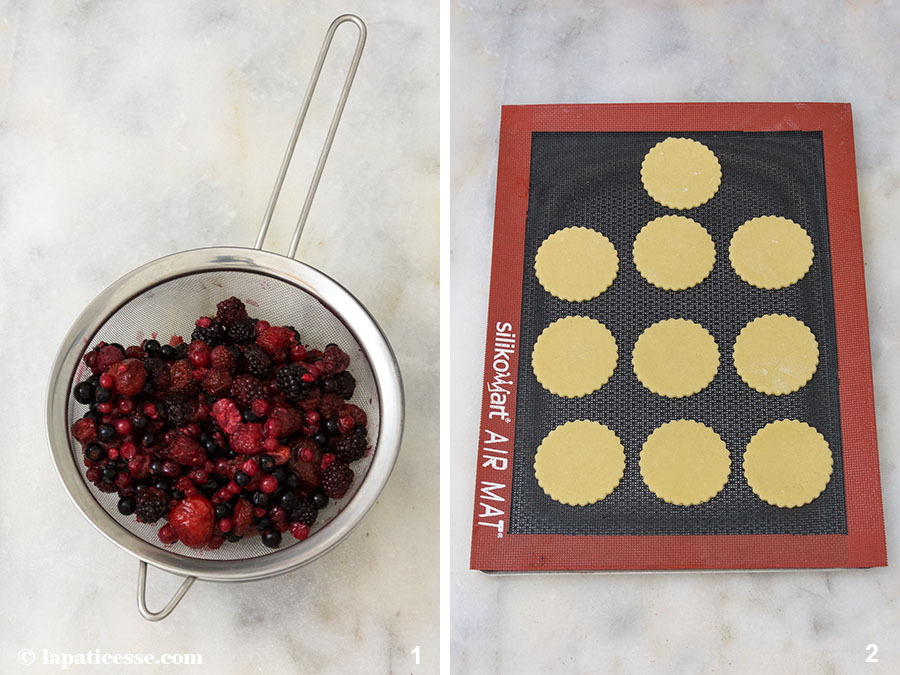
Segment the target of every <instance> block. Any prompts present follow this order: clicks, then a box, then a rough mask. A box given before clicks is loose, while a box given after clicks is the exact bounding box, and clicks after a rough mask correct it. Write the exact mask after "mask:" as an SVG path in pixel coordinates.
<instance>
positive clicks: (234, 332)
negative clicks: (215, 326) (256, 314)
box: [226, 319, 256, 345]
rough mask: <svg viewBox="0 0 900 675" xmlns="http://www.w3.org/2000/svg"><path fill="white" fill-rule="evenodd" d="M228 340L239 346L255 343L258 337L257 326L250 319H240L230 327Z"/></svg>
mask: <svg viewBox="0 0 900 675" xmlns="http://www.w3.org/2000/svg"><path fill="white" fill-rule="evenodd" d="M226 332H227V335H228V338H229V339H230V340H231V341H232V342H235V343H237V344H241V345H243V344H246V343H248V342H253V340H254V338H255V337H256V324H255V323H254V322H253V321H252V320H250V319H238V320H237V321H235V322H234V323H233V324H231V325H230V326H228V328H227V330H226Z"/></svg>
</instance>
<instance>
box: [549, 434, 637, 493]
mask: <svg viewBox="0 0 900 675" xmlns="http://www.w3.org/2000/svg"><path fill="white" fill-rule="evenodd" d="M534 475H535V478H537V481H538V485H540V486H541V489H542V490H543V491H544V492H545V493H546V494H547V496H549V497H550V498H551V499H554V500H556V501H558V502H561V503H563V504H568V505H569V506H587V505H588V504H593V503H595V502H598V501H600V500H601V499H603V498H605V497H607V496H609V495H610V494H611V493H612V491H613V490H615V489H616V487H617V486H618V485H619V483H620V482H621V480H622V476H624V475H625V448H624V447H623V446H622V441H620V440H619V437H618V436H616V434H615V432H614V431H613V430H612V429H610V428H609V427H607V426H606V425H603V424H600V423H599V422H591V421H589V420H575V421H574V422H566V423H565V424H561V425H560V426H558V427H556V428H555V429H554V430H553V431H551V432H550V433H549V434H547V436H546V437H544V440H543V441H541V444H540V446H539V447H538V449H537V453H536V454H535V457H534Z"/></svg>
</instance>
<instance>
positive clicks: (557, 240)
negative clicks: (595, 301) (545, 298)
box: [534, 227, 619, 302]
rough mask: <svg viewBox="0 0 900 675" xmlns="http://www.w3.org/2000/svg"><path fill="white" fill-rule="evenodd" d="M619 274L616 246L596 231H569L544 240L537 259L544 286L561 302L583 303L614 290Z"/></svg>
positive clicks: (539, 277) (573, 228) (560, 232)
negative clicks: (612, 285)
mask: <svg viewBox="0 0 900 675" xmlns="http://www.w3.org/2000/svg"><path fill="white" fill-rule="evenodd" d="M618 271H619V256H618V254H617V253H616V249H615V247H614V246H613V245H612V243H611V242H610V241H609V239H607V238H606V237H604V236H603V235H602V234H600V233H599V232H597V231H596V230H589V229H588V228H586V227H567V228H565V229H562V230H559V231H558V232H554V233H553V234H551V235H550V236H549V237H547V238H546V239H545V240H544V243H543V244H541V247H540V248H539V249H538V252H537V255H536V256H535V258H534V272H535V274H536V275H537V278H538V281H539V282H541V286H543V287H544V289H545V290H546V291H547V292H548V293H550V294H551V295H555V296H556V297H557V298H561V299H562V300H569V301H570V302H581V301H583V300H590V299H591V298H596V297H597V296H598V295H600V294H601V293H602V292H603V291H605V290H606V289H607V288H609V287H610V285H611V284H612V282H613V280H614V279H615V278H616V274H618Z"/></svg>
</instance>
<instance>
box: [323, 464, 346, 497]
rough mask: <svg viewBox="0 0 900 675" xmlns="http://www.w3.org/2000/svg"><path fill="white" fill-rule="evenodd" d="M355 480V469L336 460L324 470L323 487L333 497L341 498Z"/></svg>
mask: <svg viewBox="0 0 900 675" xmlns="http://www.w3.org/2000/svg"><path fill="white" fill-rule="evenodd" d="M352 482H353V469H351V468H350V467H349V466H347V465H346V464H344V463H343V462H339V461H337V460H335V461H334V462H332V463H331V464H329V465H328V466H327V467H326V469H325V471H323V472H322V489H323V490H325V494H326V495H328V496H329V497H331V498H332V499H340V498H341V497H343V496H344V495H345V494H347V490H349V489H350V484H351V483H352Z"/></svg>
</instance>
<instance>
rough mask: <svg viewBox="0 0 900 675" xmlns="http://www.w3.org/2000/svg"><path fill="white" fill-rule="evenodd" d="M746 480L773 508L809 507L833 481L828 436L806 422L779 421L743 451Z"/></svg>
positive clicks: (771, 423)
mask: <svg viewBox="0 0 900 675" xmlns="http://www.w3.org/2000/svg"><path fill="white" fill-rule="evenodd" d="M743 466H744V477H745V478H746V479H747V483H748V484H749V485H750V488H751V489H752V490H753V492H754V493H755V494H756V496H757V497H759V498H760V499H762V500H763V501H764V502H767V503H769V504H771V505H773V506H780V507H783V508H794V507H796V506H803V505H804V504H809V503H810V502H811V501H812V500H814V499H815V498H816V497H818V496H819V495H821V494H822V492H824V491H825V488H826V487H827V486H828V482H829V481H830V480H831V474H832V472H833V470H834V458H833V457H832V454H831V447H830V446H829V445H828V441H826V440H825V437H824V436H823V435H822V434H821V433H819V431H818V430H817V429H816V428H815V427H812V426H810V425H809V424H807V423H806V422H800V421H798V420H787V419H785V420H778V421H776V422H769V424H767V425H766V426H764V427H763V428H762V429H760V430H759V431H757V432H756V434H755V435H754V436H753V438H751V439H750V442H749V443H748V444H747V450H746V452H744V462H743Z"/></svg>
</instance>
